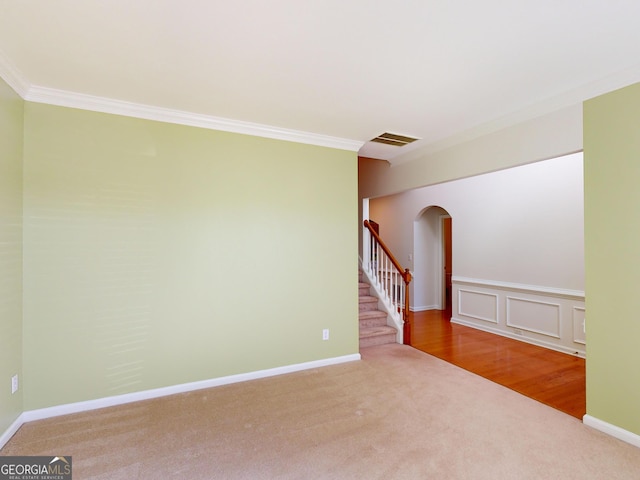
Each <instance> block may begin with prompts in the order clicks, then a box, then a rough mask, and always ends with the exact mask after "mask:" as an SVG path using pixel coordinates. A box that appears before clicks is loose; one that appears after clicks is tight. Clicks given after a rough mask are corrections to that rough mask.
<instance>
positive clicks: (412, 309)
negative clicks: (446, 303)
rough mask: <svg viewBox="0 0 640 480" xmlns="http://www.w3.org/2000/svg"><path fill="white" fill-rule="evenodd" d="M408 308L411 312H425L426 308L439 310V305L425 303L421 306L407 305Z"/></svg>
mask: <svg viewBox="0 0 640 480" xmlns="http://www.w3.org/2000/svg"><path fill="white" fill-rule="evenodd" d="M409 310H410V311H412V312H426V311H428V310H440V305H425V306H421V307H416V306H413V307H409Z"/></svg>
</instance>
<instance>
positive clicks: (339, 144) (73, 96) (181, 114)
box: [23, 86, 364, 152]
mask: <svg viewBox="0 0 640 480" xmlns="http://www.w3.org/2000/svg"><path fill="white" fill-rule="evenodd" d="M23 98H24V99H25V100H27V101H29V102H35V103H46V104H49V105H57V106H61V107H70V108H78V109H81V110H90V111H93V112H102V113H111V114H115V115H124V116H127V117H135V118H142V119H145V120H155V121H158V122H166V123H175V124H178V125H187V126H190V127H200V128H207V129H210V130H221V131H224V132H232V133H240V134H245V135H253V136H256V137H264V138H272V139H275V140H285V141H289V142H296V143H304V144H309V145H316V146H320V147H329V148H336V149H339V150H349V151H354V152H357V151H358V150H360V147H362V145H363V144H364V142H361V141H356V140H349V139H346V138H339V137H331V136H328V135H320V134H316V133H310V132H303V131H299V130H290V129H286V128H280V127H273V126H270V125H263V124H259V123H251V122H243V121H240V120H232V119H229V118H221V117H214V116H211V115H202V114H198V113H191V112H186V111H182V110H172V109H168V108H162V107H154V106H151V105H143V104H139V103H132V102H125V101H122V100H114V99H111V98H105V97H97V96H93V95H85V94H81V93H75V92H69V91H66V90H57V89H53V88H45V87H39V86H32V87H31V88H29V90H28V91H27V94H26V95H24V96H23Z"/></svg>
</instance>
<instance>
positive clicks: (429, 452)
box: [0, 345, 640, 480]
mask: <svg viewBox="0 0 640 480" xmlns="http://www.w3.org/2000/svg"><path fill="white" fill-rule="evenodd" d="M362 356H363V360H362V361H360V362H352V363H348V364H342V365H336V366H331V367H324V368H320V369H315V370H309V371H305V372H299V373H293V374H288V375H282V376H279V377H273V378H269V379H264V380H255V381H251V382H245V383H241V384H234V385H228V386H224V387H218V388H213V389H208V390H200V391H197V392H192V393H187V394H180V395H174V396H171V397H165V398H163V399H157V400H150V401H145V402H140V403H136V404H130V405H126V406H120V407H113V408H107V409H103V410H99V411H93V412H86V413H81V414H76V415H69V416H65V417H58V418H53V419H48V420H42V421H38V422H33V423H30V424H27V425H24V426H23V427H22V428H21V429H20V430H19V431H18V433H17V434H16V435H15V436H14V437H13V439H12V440H11V441H10V442H9V443H8V444H7V445H6V446H5V448H4V449H3V450H2V451H0V453H1V454H2V455H72V456H73V467H74V468H73V478H74V479H76V480H81V479H127V480H130V479H166V478H180V479H189V480H192V479H271V478H285V479H325V478H330V479H491V480H497V479H518V480H520V479H536V480H540V479H607V480H612V479H640V449H638V448H636V447H633V446H631V445H628V444H626V443H623V442H621V441H618V440H616V439H614V438H611V437H608V436H607V435H604V434H602V433H600V432H597V431H595V430H592V429H590V428H589V427H586V426H584V425H583V424H582V423H581V422H580V421H579V420H576V419H575V418H573V417H570V416H568V415H566V414H564V413H561V412H559V411H557V410H553V409H551V408H549V407H547V406H545V405H543V404H541V403H538V402H536V401H534V400H531V399H528V398H526V397H524V396H522V395H520V394H518V393H516V392H513V391H512V390H509V389H507V388H504V387H501V386H499V385H497V384H494V383H491V382H489V381H487V380H484V379H482V378H480V377H478V376H476V375H474V374H472V373H469V372H467V371H465V370H462V369H460V368H458V367H455V366H453V365H450V364H448V363H445V362H444V361H442V360H439V359H437V358H435V357H432V356H430V355H427V354H425V353H422V352H419V351H418V350H414V349H412V348H410V347H406V346H402V345H382V346H378V347H370V348H367V349H364V350H363V351H362Z"/></svg>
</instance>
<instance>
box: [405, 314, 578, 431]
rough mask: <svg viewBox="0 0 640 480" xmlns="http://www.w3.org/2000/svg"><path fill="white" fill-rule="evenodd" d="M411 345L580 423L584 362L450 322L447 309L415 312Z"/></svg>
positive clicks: (563, 354)
mask: <svg viewBox="0 0 640 480" xmlns="http://www.w3.org/2000/svg"><path fill="white" fill-rule="evenodd" d="M410 315H412V316H413V332H412V346H413V347H414V348H417V349H418V350H422V351H423V352H426V353H429V354H431V355H433V356H435V357H438V358H441V359H442V360H446V361H447V362H449V363H452V364H454V365H457V366H459V367H462V368H464V369H465V370H469V371H471V372H473V373H476V374H478V375H480V376H482V377H485V378H487V379H489V380H492V381H494V382H496V383H499V384H500V385H504V386H505V387H508V388H511V389H512V390H515V391H517V392H519V393H522V394H523V395H526V396H527V397H530V398H533V399H535V400H538V401H539V402H542V403H544V404H546V405H549V406H550V407H553V408H556V409H558V410H561V411H563V412H565V413H567V414H569V415H572V416H574V417H576V418H579V419H582V416H583V415H584V414H585V413H586V396H585V360H584V359H583V358H579V357H575V356H572V355H568V354H565V353H560V352H555V351H553V350H549V349H546V348H542V347H537V346H535V345H530V344H528V343H524V342H520V341H517V340H512V339H510V338H506V337H501V336H499V335H494V334H491V333H487V332H483V331H480V330H476V329H474V328H470V327H465V326H462V325H456V324H453V323H451V322H450V321H449V319H450V318H451V312H450V311H449V310H442V311H441V310H429V311H426V312H415V313H414V312H412V313H410Z"/></svg>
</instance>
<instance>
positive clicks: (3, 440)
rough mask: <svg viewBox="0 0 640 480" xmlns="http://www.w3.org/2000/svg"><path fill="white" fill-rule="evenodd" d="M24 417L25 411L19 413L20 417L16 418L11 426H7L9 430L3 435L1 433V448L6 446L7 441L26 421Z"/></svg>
mask: <svg viewBox="0 0 640 480" xmlns="http://www.w3.org/2000/svg"><path fill="white" fill-rule="evenodd" d="M23 417H24V414H23V413H21V414H20V415H18V418H16V420H15V421H14V422H13V423H12V424H11V425H10V426H9V428H7V430H6V431H5V432H4V433H3V434H2V435H0V448H2V447H4V446H5V445H6V444H7V442H8V441H9V440H11V437H13V436H14V435H15V433H16V432H17V431H18V429H19V428H20V427H21V426H22V424H23V423H24V418H23Z"/></svg>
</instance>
